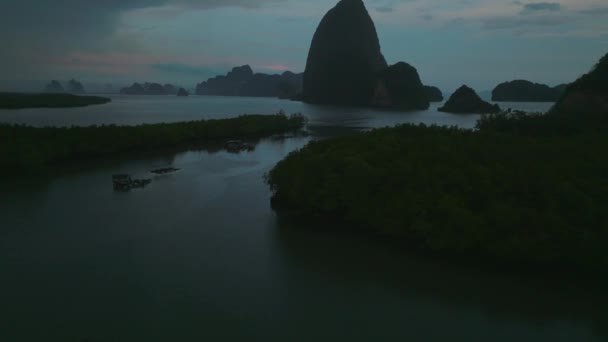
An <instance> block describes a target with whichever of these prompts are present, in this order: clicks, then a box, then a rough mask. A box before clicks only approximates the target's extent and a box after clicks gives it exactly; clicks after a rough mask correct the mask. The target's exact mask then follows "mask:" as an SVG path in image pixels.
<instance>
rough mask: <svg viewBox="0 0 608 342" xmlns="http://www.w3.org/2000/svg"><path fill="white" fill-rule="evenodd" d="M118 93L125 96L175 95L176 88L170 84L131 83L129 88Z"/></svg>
mask: <svg viewBox="0 0 608 342" xmlns="http://www.w3.org/2000/svg"><path fill="white" fill-rule="evenodd" d="M120 93H121V94H125V95H176V94H177V88H176V87H175V86H174V85H172V84H165V85H162V84H160V83H148V82H146V83H144V84H140V83H133V85H131V86H130V87H125V88H122V89H120Z"/></svg>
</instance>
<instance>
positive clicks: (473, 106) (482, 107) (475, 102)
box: [438, 85, 500, 114]
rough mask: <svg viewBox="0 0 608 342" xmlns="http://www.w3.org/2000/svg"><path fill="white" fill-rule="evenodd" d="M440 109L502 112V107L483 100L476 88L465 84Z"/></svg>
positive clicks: (484, 112) (467, 111)
mask: <svg viewBox="0 0 608 342" xmlns="http://www.w3.org/2000/svg"><path fill="white" fill-rule="evenodd" d="M438 110H439V111H440V112H448V113H467V114H488V113H498V112H500V107H498V105H496V104H494V105H493V104H491V103H488V102H486V101H484V100H482V99H481V97H479V95H477V93H476V92H475V90H473V89H471V88H469V87H467V86H466V85H463V86H462V87H460V88H458V90H456V92H454V94H452V96H450V98H449V99H448V101H447V102H446V103H445V104H444V105H443V107H441V108H439V109H438Z"/></svg>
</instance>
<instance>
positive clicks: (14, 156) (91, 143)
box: [0, 115, 304, 168]
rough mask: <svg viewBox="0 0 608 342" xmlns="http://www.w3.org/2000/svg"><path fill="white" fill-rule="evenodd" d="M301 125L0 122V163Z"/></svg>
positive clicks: (269, 121)
mask: <svg viewBox="0 0 608 342" xmlns="http://www.w3.org/2000/svg"><path fill="white" fill-rule="evenodd" d="M303 125H304V118H303V117H302V116H301V115H292V116H290V117H287V116H286V115H244V116H240V117H238V118H232V119H221V120H203V121H191V122H180V123H163V124H150V125H139V126H115V125H109V126H90V127H66V128H57V127H45V128H34V127H29V126H23V125H7V124H0V141H1V142H2V144H0V166H2V167H4V168H6V167H19V166H30V165H41V164H47V163H53V162H59V161H67V160H74V159H83V158H91V157H99V156H105V155H111V154H116V153H120V152H129V151H141V150H152V149H156V148H163V147H174V146H181V145H187V144H190V143H199V142H206V141H217V140H221V139H249V138H259V137H263V136H267V135H272V134H277V133H285V132H287V131H291V130H297V129H300V128H302V127H303Z"/></svg>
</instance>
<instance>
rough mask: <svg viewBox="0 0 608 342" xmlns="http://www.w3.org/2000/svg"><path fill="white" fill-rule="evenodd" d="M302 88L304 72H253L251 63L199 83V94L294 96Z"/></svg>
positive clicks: (197, 89)
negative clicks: (272, 73)
mask: <svg viewBox="0 0 608 342" xmlns="http://www.w3.org/2000/svg"><path fill="white" fill-rule="evenodd" d="M301 89H302V74H295V73H293V72H291V71H285V72H284V73H283V74H281V75H270V74H264V73H255V74H254V73H253V70H252V69H251V67H250V66H249V65H243V66H240V67H235V68H233V69H232V71H230V72H228V74H226V75H225V76H223V75H220V76H216V77H213V78H210V79H208V80H207V81H205V82H202V83H199V84H198V85H197V86H196V94H197V95H216V96H250V97H279V98H293V97H294V96H295V95H296V94H297V93H298V92H300V91H301Z"/></svg>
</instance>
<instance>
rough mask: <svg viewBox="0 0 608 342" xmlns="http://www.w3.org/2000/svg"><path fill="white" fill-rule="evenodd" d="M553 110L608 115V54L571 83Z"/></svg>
mask: <svg viewBox="0 0 608 342" xmlns="http://www.w3.org/2000/svg"><path fill="white" fill-rule="evenodd" d="M551 111H552V112H557V113H566V114H573V115H576V114H605V115H608V54H606V55H605V56H604V57H602V58H601V59H600V61H599V62H598V63H597V64H596V65H595V67H594V68H593V70H591V71H590V72H589V73H587V74H585V75H583V76H582V77H580V78H579V79H578V80H576V81H575V82H574V83H572V84H570V85H569V86H568V87H567V88H566V91H565V93H564V95H563V96H562V97H561V98H560V99H559V101H557V103H556V104H555V106H554V107H553V109H552V110H551Z"/></svg>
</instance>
